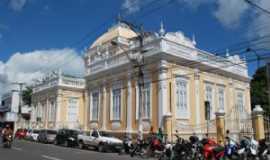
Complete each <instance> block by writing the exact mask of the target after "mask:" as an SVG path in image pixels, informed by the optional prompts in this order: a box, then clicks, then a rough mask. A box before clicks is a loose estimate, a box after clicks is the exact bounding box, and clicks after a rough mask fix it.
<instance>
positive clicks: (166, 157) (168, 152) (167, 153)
mask: <svg viewBox="0 0 270 160" xmlns="http://www.w3.org/2000/svg"><path fill="white" fill-rule="evenodd" d="M172 156H173V145H172V144H170V143H168V144H166V145H165V148H164V150H163V151H162V154H161V155H160V156H159V158H158V159H159V160H171V159H172Z"/></svg>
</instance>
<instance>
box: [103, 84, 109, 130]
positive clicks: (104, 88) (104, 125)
mask: <svg viewBox="0 0 270 160" xmlns="http://www.w3.org/2000/svg"><path fill="white" fill-rule="evenodd" d="M102 93H103V106H102V111H103V115H102V118H103V119H102V130H104V131H105V130H106V129H107V127H106V122H107V103H108V102H107V89H106V83H105V82H104V83H103V87H102Z"/></svg>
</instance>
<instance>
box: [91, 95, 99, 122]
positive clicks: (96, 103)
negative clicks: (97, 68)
mask: <svg viewBox="0 0 270 160" xmlns="http://www.w3.org/2000/svg"><path fill="white" fill-rule="evenodd" d="M98 108H99V93H98V92H94V93H92V110H91V120H93V121H97V120H98Z"/></svg>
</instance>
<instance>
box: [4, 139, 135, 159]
mask: <svg viewBox="0 0 270 160" xmlns="http://www.w3.org/2000/svg"><path fill="white" fill-rule="evenodd" d="M129 159H130V160H131V159H132V160H138V159H137V158H131V157H129V156H128V155H121V156H119V155H118V154H117V153H99V152H96V151H93V150H80V149H76V148H65V147H61V146H55V145H52V144H40V143H35V142H28V141H18V140H17V141H14V142H13V146H12V148H11V149H6V148H3V147H2V144H1V145H0V160H129Z"/></svg>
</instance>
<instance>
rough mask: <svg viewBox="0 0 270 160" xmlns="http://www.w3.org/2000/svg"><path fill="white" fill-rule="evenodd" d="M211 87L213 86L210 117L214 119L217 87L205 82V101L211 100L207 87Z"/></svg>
mask: <svg viewBox="0 0 270 160" xmlns="http://www.w3.org/2000/svg"><path fill="white" fill-rule="evenodd" d="M208 87H210V88H211V102H209V104H210V119H211V120H213V119H214V118H215V105H214V104H215V103H214V102H215V87H214V84H212V83H208V82H206V83H205V93H204V94H205V101H209V100H208V97H207V88H208Z"/></svg>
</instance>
